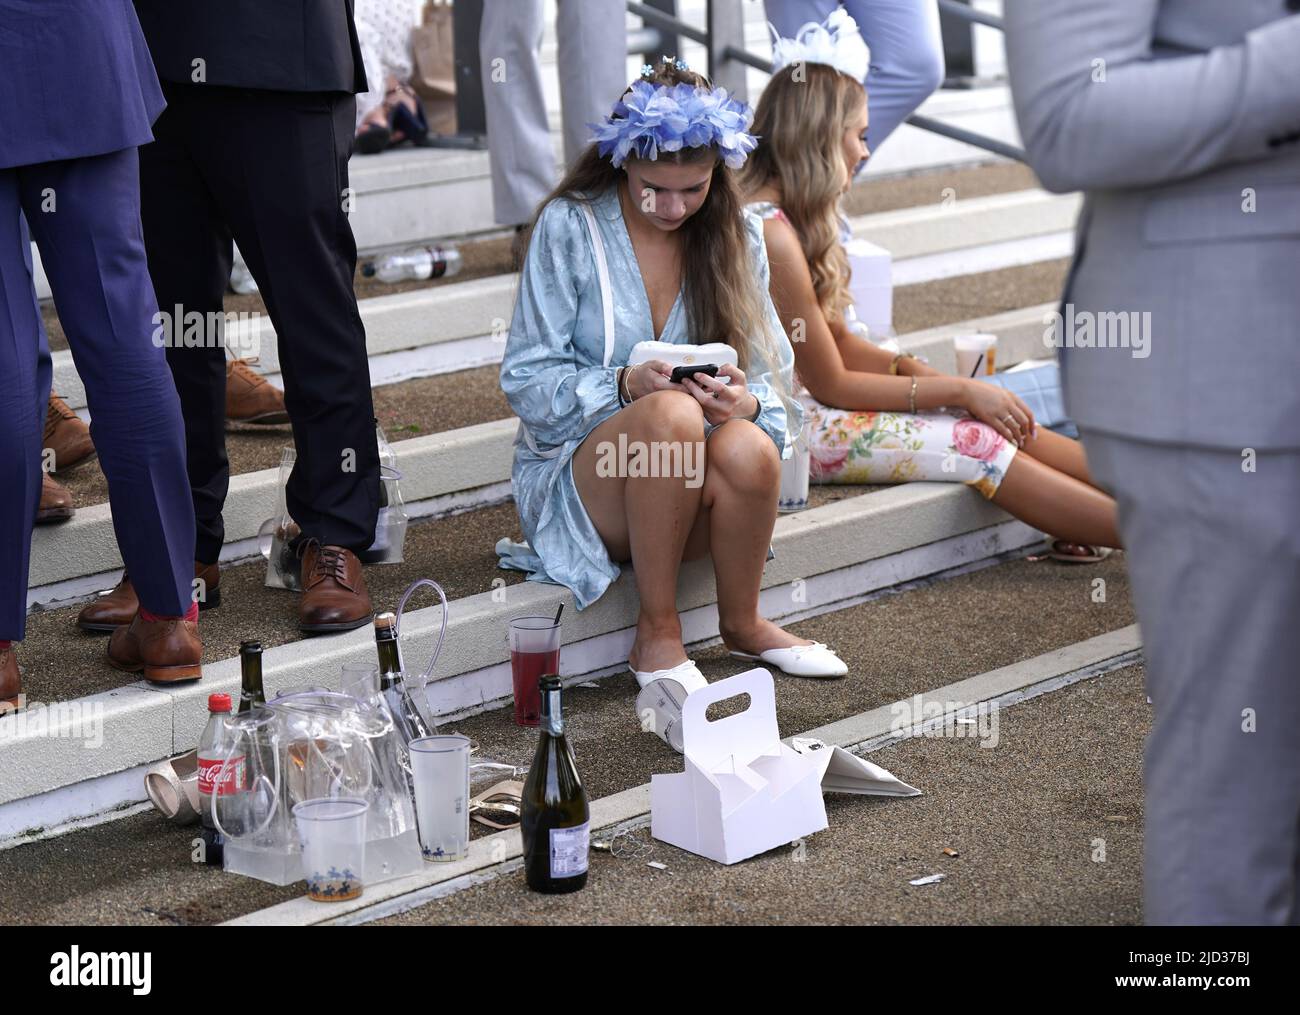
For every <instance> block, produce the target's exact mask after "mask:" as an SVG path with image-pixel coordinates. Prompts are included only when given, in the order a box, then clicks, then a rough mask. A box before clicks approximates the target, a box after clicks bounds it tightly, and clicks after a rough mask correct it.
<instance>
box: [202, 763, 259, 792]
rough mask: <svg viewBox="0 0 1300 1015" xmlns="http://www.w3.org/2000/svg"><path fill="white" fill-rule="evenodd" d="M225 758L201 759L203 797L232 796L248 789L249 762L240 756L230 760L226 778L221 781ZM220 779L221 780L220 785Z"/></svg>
mask: <svg viewBox="0 0 1300 1015" xmlns="http://www.w3.org/2000/svg"><path fill="white" fill-rule="evenodd" d="M225 764H226V760H225V758H199V793H200V795H202V796H212V795H213V794H216V795H217V796H230V795H231V794H232V793H242V792H243V791H244V790H246V789H248V762H247V759H246V758H245V756H244V755H242V754H240V755H238V756H236V757H234V758H231V759H230V765H229V766H228V767H227V768H226V776H225V778H224V779H221V769H222V767H223V766H225ZM218 779H221V781H220V783H218V781H217V780H218Z"/></svg>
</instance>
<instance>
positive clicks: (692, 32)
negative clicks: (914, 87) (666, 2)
mask: <svg viewBox="0 0 1300 1015" xmlns="http://www.w3.org/2000/svg"><path fill="white" fill-rule="evenodd" d="M938 2H939V6H940V8H941V9H943V10H944V11H947V12H948V13H950V14H953V15H955V16H956V17H960V18H964V19H966V20H967V21H972V22H975V23H977V24H981V25H987V26H988V27H990V28H996V29H999V30H1005V29H1004V26H1003V23H1002V19H1001V18H999V17H997V16H996V15H993V14H987V13H985V12H984V11H977V10H975V9H974V8H973V7H970V6H968V5H967V4H964V3H959V2H958V0H938ZM712 3H713V0H709V5H710V7H712ZM627 9H628V11H630V12H631V13H632V14H635V15H636V16H637V17H639V18H641V19H643V20H644V21H645V22H646V23H647V24H650V25H653V26H654V27H656V28H660V29H663V30H664V31H667V32H673V33H676V34H677V35H680V36H682V37H684V38H687V39H690V40H691V41H692V42H698V43H699V44H700V45H702V46H704V47H705V48H706V49H709V51H710V53H713V54H716V55H717V56H719V57H720V58H721V61H722V62H726V61H734V62H735V63H739V64H743V65H744V66H746V67H753V68H754V69H755V70H760V71H762V72H763V73H764V74H771V73H772V62H771V61H770V60H764V59H763V58H762V57H761V56H758V55H756V54H754V53H751V52H749V51H748V50H746V49H743V48H742V47H740V46H733V45H731V44H727V45H726V46H723V47H720V48H717V49H715V48H714V47H713V46H712V41H711V40H710V38H709V33H708V32H704V31H701V30H700V29H698V28H694V27H692V26H691V25H688V24H686V22H684V21H682V20H680V19H679V18H675V17H673V16H672V15H671V14H666V13H665V12H663V11H661V10H658V9H656V8H654V7H647V6H646V5H645V4H643V3H638V2H637V0H627ZM715 71H716V68H715V67H713V66H710V67H709V76H710V77H715V76H716V73H715ZM904 122H905V123H909V124H911V125H912V126H913V127H917V128H920V129H921V130H927V131H929V132H930V133H932V134H938V135H940V136H941V137H946V138H951V139H952V140H954V141H960V142H962V143H963V144H968V145H972V146H973V147H975V148H983V149H984V150H985V151H987V152H992V153H993V154H994V155H1001V156H1003V157H1004V158H1008V159H1013V160H1015V161H1017V162H1026V161H1027V160H1028V158H1027V156H1026V155H1025V151H1024V149H1022V148H1017V147H1016V146H1015V145H1012V144H1007V143H1006V142H1005V141H999V140H998V139H997V138H992V137H988V136H987V135H985V134H978V133H976V132H975V131H971V130H966V129H964V128H962V127H953V126H950V125H949V124H946V123H942V122H940V121H939V120H935V119H932V118H931V117H928V116H920V115H918V114H916V113H913V114H912V115H911V116H909V117H908V118H907V120H905V121H904Z"/></svg>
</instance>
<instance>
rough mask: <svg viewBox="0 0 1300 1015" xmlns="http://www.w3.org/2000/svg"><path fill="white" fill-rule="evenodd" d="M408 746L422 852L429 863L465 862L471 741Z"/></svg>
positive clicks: (422, 741)
mask: <svg viewBox="0 0 1300 1015" xmlns="http://www.w3.org/2000/svg"><path fill="white" fill-rule="evenodd" d="M408 746H409V748H410V752H411V777H412V779H413V781H414V783H415V820H416V822H417V824H418V825H419V828H420V850H421V852H423V853H424V858H425V859H426V860H432V861H435V862H448V861H451V860H462V859H464V857H465V855H466V854H467V853H468V852H469V750H470V740H469V737H464V736H461V735H460V734H449V735H446V736H436V737H420V738H419V739H418V740H412V741H411V742H410V744H409V745H408Z"/></svg>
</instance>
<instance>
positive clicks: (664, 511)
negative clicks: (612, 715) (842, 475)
mask: <svg viewBox="0 0 1300 1015" xmlns="http://www.w3.org/2000/svg"><path fill="white" fill-rule="evenodd" d="M619 434H626V435H627V442H628V445H629V446H631V445H632V443H633V442H638V441H639V442H642V443H644V445H645V446H646V447H649V446H650V445H651V443H652V442H654V441H661V442H662V441H671V442H674V443H675V444H677V445H678V453H679V455H684V454H685V452H686V447H685V446H686V445H687V444H689V443H694V442H698V443H699V444H700V445H701V448H700V451H701V455H700V457H702V445H703V441H704V413H703V411H702V410H701V409H700V404H699V402H697V401H696V400H695V399H694V398H693V397H691V396H690V395H689V394H687V393H686V392H684V391H683V392H676V391H658V392H654V393H653V394H650V395H646V396H645V397H644V398H639V399H637V400H636V401H635V402H633V403H632V404H631V405H629V406H628V407H627V408H625V409H623V410H621V411H620V412H618V413H617V414H616V415H614V416H612V417H610V418H609V419H607V420H605V422H603V423H601V424H600V426H598V427H596V429H595V430H593V431H592V432H591V434H589V435H588V437H587V439H586V440H585V441H583V443H582V446H581V447H580V448H578V452H577V454H576V455H574V458H573V479H574V483H575V485H576V486H577V488H578V495H579V496H580V497H581V498H582V503H583V505H584V507H586V509H587V514H588V515H589V516H590V517H591V520H592V522H593V523H594V524H595V526H596V531H597V532H599V533H600V537H601V539H602V540H603V541H604V543H605V547H606V549H607V550H608V551H609V554H610V556H611V557H613V559H615V560H617V561H626V560H629V559H630V560H631V561H632V564H633V568H634V574H635V577H636V587H637V593H638V594H639V595H640V598H641V612H640V615H639V616H638V618H637V632H636V641H635V642H634V643H633V646H632V651H631V653H630V654H629V656H628V661H629V662H630V663H631V664H632V665H633V666H634V667H635V668H636V669H638V670H662V669H667V668H668V667H670V666H676V665H677V664H678V663H681V662H685V661H686V650H685V648H684V647H683V646H682V628H681V621H680V620H679V618H678V616H677V572H678V570H679V568H680V566H681V560H682V550H683V547H684V546H685V545H686V538H687V536H688V535H689V534H690V532H691V528H692V526H693V525H694V523H695V521H696V516H697V514H698V513H699V510H700V501H701V497H702V490H703V488H702V487H700V486H695V487H691V486H688V485H687V484H686V482H685V480H684V478H683V477H681V476H667V477H664V476H660V477H649V476H638V477H635V478H630V477H625V476H623V475H621V474H620V475H618V476H600V475H597V472H596V467H597V463H598V461H599V460H600V457H601V454H602V450H601V448H602V445H605V446H606V447H609V446H611V445H612V446H613V447H614V448H617V446H618V439H619ZM769 443H770V441H769ZM691 453H693V454H694V453H695V451H692V452H691ZM677 460H678V461H679V462H680V461H683V460H684V459H683V458H682V457H678V459H677ZM697 461H698V458H697ZM622 471H623V470H620V473H621V472H622ZM706 485H707V484H706Z"/></svg>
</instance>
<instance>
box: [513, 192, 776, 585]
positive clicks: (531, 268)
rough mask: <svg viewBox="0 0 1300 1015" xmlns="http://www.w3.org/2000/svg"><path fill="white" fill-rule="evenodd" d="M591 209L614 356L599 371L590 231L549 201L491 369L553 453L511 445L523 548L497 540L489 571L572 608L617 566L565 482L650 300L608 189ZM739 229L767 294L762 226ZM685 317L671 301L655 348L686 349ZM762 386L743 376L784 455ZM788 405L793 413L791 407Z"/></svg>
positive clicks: (612, 396) (607, 401) (600, 342)
mask: <svg viewBox="0 0 1300 1015" xmlns="http://www.w3.org/2000/svg"><path fill="white" fill-rule="evenodd" d="M592 211H593V212H594V213H595V219H596V223H597V228H598V229H599V230H600V235H601V238H602V240H603V242H604V247H605V255H606V259H607V262H608V265H609V276H610V287H611V289H612V291H613V294H614V350H613V356H612V358H611V360H610V364H609V366H608V367H606V366H604V355H605V340H604V308H603V306H602V303H601V295H600V280H599V277H598V274H597V269H596V260H595V253H594V250H593V248H592V244H591V234H590V232H589V229H588V226H587V219H586V217H585V215H584V214H583V211H582V209H581V207H580V206H579V205H578V204H577V203H575V202H573V201H570V200H567V199H565V198H558V199H556V200H554V201H552V202H551V203H550V204H548V205H547V206H546V208H545V209H544V210H543V211H542V214H541V216H540V217H539V218H538V220H537V225H536V228H535V229H534V231H533V236H532V241H531V242H530V244H529V247H528V256H527V257H526V259H525V260H524V266H523V271H522V274H521V277H520V283H519V296H518V299H517V301H516V303H515V313H514V318H513V320H512V321H511V323H510V337H509V339H508V340H507V342H506V349H505V356H504V358H503V360H502V363H501V388H502V390H503V391H504V392H505V395H506V398H507V399H508V400H509V402H510V406H511V408H513V409H514V411H515V415H517V416H518V417H519V418H520V420H522V421H523V423H524V425H525V426H527V428H528V431H529V433H530V434H531V436H532V438H533V441H534V443H535V444H536V446H537V448H538V449H539V450H540V451H542V452H548V451H551V450H552V449H554V448H557V447H558V448H560V449H561V450H560V451H559V452H558V454H556V455H555V457H551V458H548V457H543V456H542V455H539V454H536V453H534V452H533V451H532V450H531V449H529V447H528V446H527V445H526V444H525V443H524V442H523V441H520V440H517V441H516V443H515V461H514V468H513V469H512V471H511V485H512V487H513V490H514V497H515V506H516V508H517V509H518V511H519V521H520V525H521V526H522V528H523V530H524V536H525V538H526V539H527V541H528V543H527V545H525V544H522V543H516V542H513V541H511V540H508V539H503V540H501V541H500V542H498V543H497V547H496V550H497V553H498V554H499V555H500V557H501V560H500V565H501V567H505V568H514V569H516V570H520V571H527V572H529V575H528V577H529V579H530V580H532V581H549V582H555V583H558V584H560V585H564V586H566V587H567V588H568V589H569V590H570V591H571V592H572V593H573V598H574V600H575V601H576V603H577V605H578V608H579V609H583V608H585V607H586V606H588V605H590V604H591V603H593V602H595V601H596V600H597V599H599V598H600V596H601V595H602V594H603V593H604V591H605V589H607V588H608V587H609V585H610V583H611V582H613V581H614V580H615V579H616V578H617V577H618V576H619V571H620V568H619V566H618V564H617V563H615V562H614V561H613V560H611V559H610V557H609V554H608V553H607V552H606V551H605V544H604V542H603V541H602V540H601V538H600V534H599V533H598V532H597V531H596V527H595V525H593V524H592V521H591V519H590V517H588V515H587V511H586V509H585V508H584V507H583V504H582V499H581V498H580V497H579V495H578V490H577V487H576V486H575V485H574V481H573V468H572V460H573V456H574V454H575V453H576V452H577V450H578V446H579V445H580V444H581V443H582V442H583V440H584V439H585V438H586V437H587V435H588V434H590V433H591V431H592V430H594V429H595V428H596V427H597V426H599V425H600V424H601V423H603V422H604V421H605V420H606V419H608V418H609V417H610V416H612V415H614V413H616V412H617V411H618V409H619V404H618V392H617V391H616V390H615V383H616V378H617V374H618V368H619V367H620V366H623V365H626V363H627V361H628V358H629V357H630V356H631V353H632V347H633V346H634V345H636V344H637V343H638V342H649V341H653V340H654V339H655V335H654V334H653V329H654V325H653V324H652V323H651V314H650V301H649V297H648V296H647V295H646V290H645V284H644V282H643V281H642V279H641V270H640V268H639V266H638V265H637V260H636V254H635V252H634V251H633V249H632V240H631V238H630V237H629V236H628V232H627V226H626V224H625V223H624V221H623V210H622V207H621V206H620V204H619V199H618V190H617V188H613V187H611V188H610V189H609V190H608V191H606V192H605V193H604V194H602V195H600V196H599V197H597V198H596V199H595V201H594V202H593V203H592ZM745 226H746V231H747V232H748V235H749V241H750V254H751V256H752V258H753V261H754V270H755V272H756V273H757V274H758V276H759V284H760V285H761V286H762V292H763V293H764V294H766V293H767V291H768V275H769V272H768V264H767V250H766V248H765V247H764V245H763V224H762V221H761V220H760V219H759V218H758V216H756V215H753V214H752V213H749V212H746V213H745ZM765 298H766V300H767V308H768V318H769V321H770V326H771V328H772V329H773V334H774V335H775V336H776V337H777V347H778V356H779V364H780V369H781V373H782V375H783V377H784V382H785V387H786V391H787V392H789V391H790V390H791V381H792V376H793V370H794V350H793V349H792V348H791V347H790V343H789V341H788V340H787V339H786V337H785V331H784V329H783V328H782V326H781V320H780V318H779V317H778V316H777V312H776V308H775V307H774V306H772V301H771V299H770V297H766V296H765ZM686 316H687V312H686V306H685V303H684V300H683V297H682V295H681V294H680V293H679V294H678V297H677V301H676V302H675V303H674V304H673V308H672V310H671V311H670V313H669V315H668V320H667V322H666V323H665V324H664V330H663V334H662V335H660V336H659V341H661V342H673V343H677V344H685V343H688V342H690V336H689V335H688V333H687V320H686ZM771 379H772V378H771V374H770V373H763V374H760V375H758V376H747V377H746V384H747V386H748V388H749V390H750V392H752V393H753V395H754V396H755V397H756V398H757V399H758V400H759V403H760V404H761V406H762V408H761V410H760V412H759V415H758V418H757V420H756V421H755V422H756V423H757V425H758V426H759V427H761V428H762V429H763V431H764V432H765V433H767V434H768V436H770V437H771V438H772V440H773V441H774V442H775V444H776V446H777V448H778V449H779V450H780V451H781V454H782V457H787V456H788V454H789V452H788V450H787V443H788V437H787V433H786V430H787V420H786V410H785V406H784V405H783V403H782V402H781V400H780V398H779V397H778V396H777V393H776V391H775V390H774V389H773V387H772V384H771ZM795 408H796V411H798V412H800V413H802V407H800V406H799V405H798V403H795ZM801 422H802V419H796V420H794V421H793V424H794V425H793V426H792V427H790V429H791V430H793V431H794V432H795V433H798V432H799V426H800V424H801Z"/></svg>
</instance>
